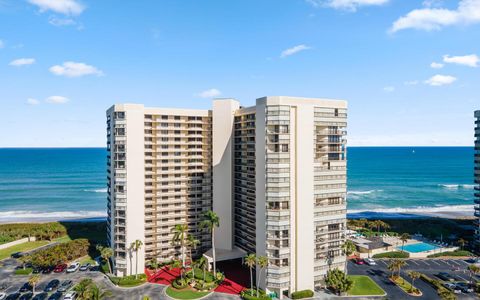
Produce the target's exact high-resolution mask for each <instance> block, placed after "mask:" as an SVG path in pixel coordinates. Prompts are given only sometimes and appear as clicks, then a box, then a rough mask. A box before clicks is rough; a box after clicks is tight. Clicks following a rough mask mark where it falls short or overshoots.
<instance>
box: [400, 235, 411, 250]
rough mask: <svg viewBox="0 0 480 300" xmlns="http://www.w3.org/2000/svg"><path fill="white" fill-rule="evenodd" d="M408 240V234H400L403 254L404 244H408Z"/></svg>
mask: <svg viewBox="0 0 480 300" xmlns="http://www.w3.org/2000/svg"><path fill="white" fill-rule="evenodd" d="M409 238H410V235H409V234H408V233H402V235H400V240H401V241H402V252H404V251H403V246H404V245H405V243H406V242H408V239H409Z"/></svg>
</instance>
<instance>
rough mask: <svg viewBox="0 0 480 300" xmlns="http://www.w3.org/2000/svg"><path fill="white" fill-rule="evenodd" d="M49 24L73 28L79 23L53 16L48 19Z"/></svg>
mask: <svg viewBox="0 0 480 300" xmlns="http://www.w3.org/2000/svg"><path fill="white" fill-rule="evenodd" d="M48 23H50V24H51V25H53V26H72V25H76V24H77V22H75V20H73V19H70V18H64V19H63V18H57V17H54V16H51V17H50V18H48Z"/></svg>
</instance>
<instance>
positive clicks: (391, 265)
mask: <svg viewBox="0 0 480 300" xmlns="http://www.w3.org/2000/svg"><path fill="white" fill-rule="evenodd" d="M387 268H388V270H389V271H390V272H391V273H390V277H392V278H393V277H394V276H395V271H397V270H398V265H397V263H396V261H395V260H392V261H390V263H389V264H388V266H387Z"/></svg>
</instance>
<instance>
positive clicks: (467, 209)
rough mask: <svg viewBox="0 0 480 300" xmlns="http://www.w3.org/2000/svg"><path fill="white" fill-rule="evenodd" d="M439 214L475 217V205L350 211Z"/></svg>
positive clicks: (355, 211) (357, 210)
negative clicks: (461, 213)
mask: <svg viewBox="0 0 480 300" xmlns="http://www.w3.org/2000/svg"><path fill="white" fill-rule="evenodd" d="M362 212H375V213H438V212H469V213H471V214H472V215H473V205H442V206H434V207H432V206H416V207H381V208H378V207H377V208H371V209H349V210H348V213H351V214H355V213H362Z"/></svg>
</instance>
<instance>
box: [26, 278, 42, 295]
mask: <svg viewBox="0 0 480 300" xmlns="http://www.w3.org/2000/svg"><path fill="white" fill-rule="evenodd" d="M39 281H40V275H39V274H35V275H33V276H32V277H30V278H29V279H28V284H30V286H31V287H32V292H34V293H35V287H36V286H37V284H38V282H39Z"/></svg>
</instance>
